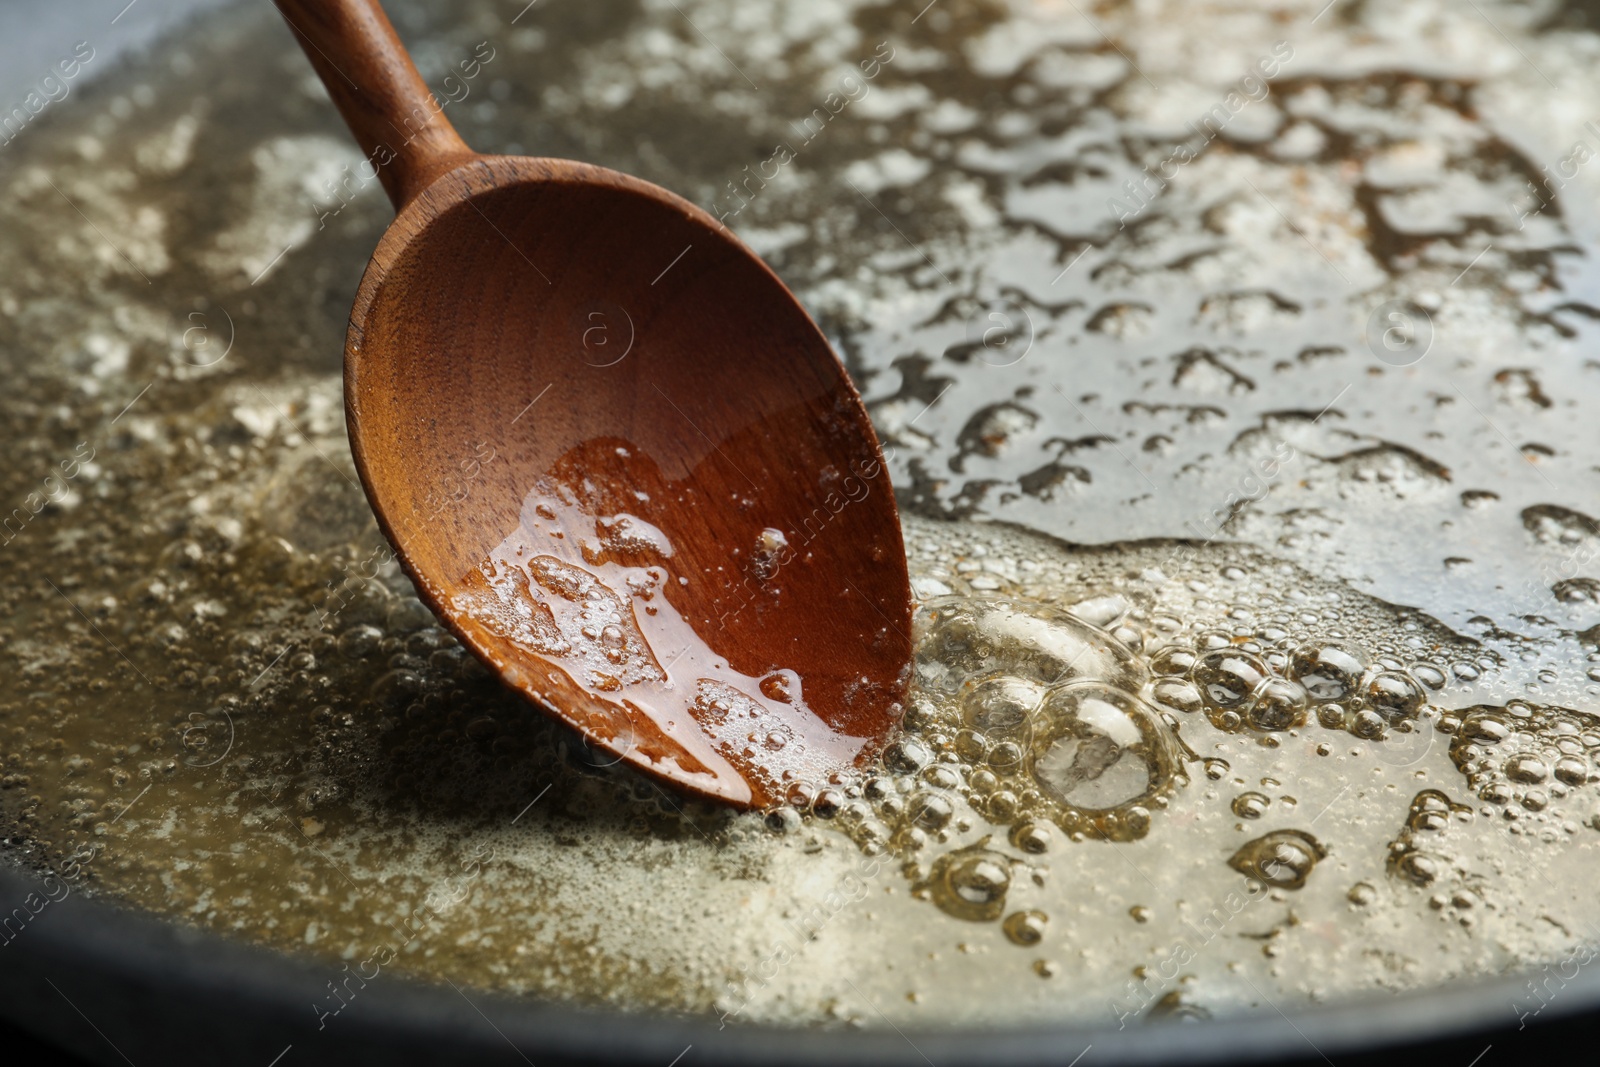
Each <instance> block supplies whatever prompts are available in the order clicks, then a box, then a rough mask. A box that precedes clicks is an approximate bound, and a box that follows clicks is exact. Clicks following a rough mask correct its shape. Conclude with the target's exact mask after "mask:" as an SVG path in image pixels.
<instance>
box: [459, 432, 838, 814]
mask: <svg viewBox="0 0 1600 1067" xmlns="http://www.w3.org/2000/svg"><path fill="white" fill-rule="evenodd" d="M602 447H603V448H604V449H605V450H606V451H608V452H609V453H610V455H609V456H608V457H607V458H608V459H610V460H611V462H612V463H613V464H615V463H617V462H619V461H620V462H621V463H622V464H623V465H624V466H625V467H626V468H627V469H628V471H629V474H630V476H629V477H628V478H627V479H626V480H625V481H622V480H612V479H599V481H600V482H602V483H606V484H608V485H609V486H610V488H608V489H602V488H600V486H599V485H597V484H596V480H593V479H591V478H590V477H586V476H584V475H583V474H581V473H580V472H582V471H584V470H585V469H588V470H589V471H590V472H591V473H592V472H593V470H594V466H593V464H592V461H591V460H590V459H588V458H586V457H590V456H592V455H593V454H594V452H596V451H599V450H600V449H601V448H602ZM574 452H575V453H581V454H582V457H584V458H580V456H578V455H572V454H569V456H568V457H567V460H568V462H563V463H559V464H557V465H556V471H555V472H553V473H551V474H548V475H545V476H543V477H541V478H540V479H539V480H538V481H537V482H536V483H535V485H534V488H533V489H532V490H531V491H530V492H529V493H528V495H527V497H526V499H525V501H524V504H523V508H522V513H521V522H520V524H519V526H518V527H517V529H515V530H513V531H512V532H511V533H510V534H509V535H508V536H507V537H506V538H505V539H504V540H503V541H502V542H501V543H500V544H499V545H498V546H496V547H495V548H494V549H492V550H491V551H490V552H489V553H488V555H487V556H486V557H485V558H484V559H483V560H482V562H481V563H480V564H479V565H478V567H477V568H476V569H475V570H474V571H472V572H470V573H469V574H467V575H466V576H465V577H464V578H463V579H462V580H461V583H460V587H461V590H462V591H460V592H458V593H456V595H455V596H454V598H453V600H452V603H451V607H452V610H454V611H456V612H459V613H462V614H464V615H467V616H470V617H472V618H474V619H476V620H478V621H479V622H480V623H481V624H482V625H483V626H484V627H485V628H486V629H488V630H489V632H490V633H492V634H494V635H495V636H496V637H498V638H500V639H502V640H503V641H504V642H506V643H508V644H509V645H510V646H511V647H513V648H515V649H517V650H518V651H520V652H523V653H526V654H527V655H528V656H529V657H530V659H529V660H527V661H523V662H520V663H506V664H500V665H498V666H499V669H500V672H501V674H502V676H503V677H504V678H505V679H506V681H507V682H508V683H510V684H511V685H513V686H516V687H518V688H523V689H529V690H531V691H532V692H533V693H535V694H536V695H537V696H538V697H539V699H541V700H542V701H546V702H556V701H558V700H560V698H559V697H557V696H555V695H554V694H555V693H559V692H561V691H562V690H565V689H568V688H569V687H573V686H575V687H577V688H578V689H579V690H581V691H582V692H583V693H584V694H585V695H586V696H587V697H588V699H587V700H585V701H583V702H582V706H583V707H584V708H586V709H588V712H587V714H588V719H587V722H586V723H585V724H584V725H585V727H586V728H587V729H588V731H589V732H590V734H591V736H592V737H594V738H595V739H597V740H598V741H599V742H600V743H601V744H602V745H604V746H606V747H608V748H610V749H611V750H612V751H613V752H614V753H615V754H616V755H617V756H618V757H619V758H627V759H629V760H631V761H633V762H636V763H642V764H644V765H646V766H647V767H654V768H659V769H661V770H662V771H669V769H668V768H666V767H665V766H664V764H666V763H669V762H670V763H671V764H675V765H676V769H675V770H670V773H671V776H672V777H674V778H683V777H685V776H687V777H689V778H691V779H693V780H694V782H693V784H694V786H695V788H698V789H701V790H703V791H704V792H706V793H709V794H713V795H717V796H722V797H726V798H727V799H729V800H732V801H734V802H735V803H746V804H749V803H755V804H762V803H769V802H772V801H774V800H777V799H781V798H782V797H783V796H784V794H785V792H786V791H787V790H788V789H789V788H790V787H791V786H793V785H794V784H797V783H799V782H802V781H810V782H817V783H820V782H824V781H826V780H827V779H828V778H829V777H830V776H832V775H834V774H837V773H838V772H840V771H841V770H844V769H846V768H848V767H849V766H850V764H851V763H852V762H853V761H854V760H855V758H856V756H857V755H858V754H859V752H860V749H861V740H860V739H859V738H852V737H850V736H848V735H845V734H842V733H839V732H836V731H834V730H833V729H832V728H830V727H829V726H828V725H827V723H826V722H825V721H823V719H822V718H820V717H819V716H817V714H816V713H815V712H814V711H813V710H812V709H811V708H810V707H808V706H807V704H806V700H805V693H804V680H803V679H802V678H801V677H800V676H799V675H798V674H797V673H795V672H794V671H792V670H788V669H784V668H781V667H778V668H774V669H770V670H767V671H764V672H763V673H761V674H759V675H756V674H747V673H744V672H742V671H740V670H738V669H736V668H735V667H733V666H732V665H731V664H730V663H729V661H728V659H727V658H726V657H725V656H724V655H722V654H721V653H719V651H718V650H717V647H716V641H717V637H718V634H719V633H721V632H722V631H720V630H717V629H714V628H708V627H702V628H701V629H705V630H708V632H701V631H700V630H697V629H696V627H695V626H694V625H692V624H691V623H690V622H689V621H688V620H687V619H686V618H685V617H684V615H683V614H682V613H681V612H680V611H679V610H678V608H677V607H676V606H675V605H674V603H673V597H674V595H675V594H676V593H677V592H678V591H679V590H683V589H685V588H686V587H687V586H688V583H689V582H690V581H691V579H690V578H689V577H688V576H685V575H682V574H679V573H678V572H677V571H676V570H675V568H674V564H673V555H674V552H673V546H672V541H671V539H670V537H669V536H668V534H667V533H665V532H664V531H662V530H661V529H659V528H658V527H656V526H654V525H652V524H651V523H650V522H649V521H647V520H646V519H644V518H642V517H640V516H639V515H636V514H634V513H633V512H631V511H625V510H621V509H620V507H619V505H624V504H626V503H627V501H626V500H619V499H618V493H617V490H616V489H615V488H614V487H615V486H616V485H617V484H619V482H620V484H626V485H629V486H632V487H635V488H633V489H632V490H631V495H632V496H633V497H634V498H635V503H636V504H637V505H638V506H637V508H636V510H646V509H648V508H649V504H650V501H651V492H650V491H649V490H654V491H655V492H656V493H670V492H673V491H674V490H673V488H672V487H670V486H668V485H666V484H665V483H664V480H663V479H662V478H661V476H660V473H659V471H657V470H656V468H655V465H654V464H653V463H652V462H651V461H650V460H649V459H648V458H646V457H643V456H640V455H638V454H637V451H636V449H635V448H634V447H632V446H630V445H627V444H625V443H621V442H618V441H614V440H613V441H605V442H598V441H596V442H589V443H588V445H587V446H585V447H583V448H580V449H576V450H574ZM564 474H565V475H567V476H566V477H563V475H564ZM638 487H648V488H638ZM782 536H783V535H782V534H781V532H779V531H775V530H768V531H764V533H763V538H762V539H758V542H757V543H756V544H755V545H752V546H751V548H752V550H753V551H752V554H753V556H754V565H755V566H756V567H757V568H758V570H759V569H761V568H762V567H763V563H764V560H765V559H767V558H769V554H770V553H771V552H772V551H773V546H774V545H775V544H776V543H778V542H781V540H782ZM540 674H543V675H544V677H543V678H542V679H541V678H540ZM562 703H563V704H564V705H565V704H567V702H565V701H562ZM778 752H782V753H783V757H782V765H783V766H784V767H785V768H786V769H785V770H784V771H783V772H782V775H781V777H776V776H774V775H773V774H772V773H771V772H770V771H769V770H767V769H766V768H765V767H764V766H763V763H765V762H769V761H770V758H771V756H772V755H773V754H775V753H778ZM764 757H765V758H764Z"/></svg>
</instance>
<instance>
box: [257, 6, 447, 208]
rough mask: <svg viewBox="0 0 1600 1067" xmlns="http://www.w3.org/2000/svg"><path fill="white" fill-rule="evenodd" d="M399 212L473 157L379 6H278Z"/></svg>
mask: <svg viewBox="0 0 1600 1067" xmlns="http://www.w3.org/2000/svg"><path fill="white" fill-rule="evenodd" d="M274 2H275V3H276V4H277V5H278V11H279V12H281V13H282V15H283V18H284V21H285V22H287V23H288V24H289V28H290V29H291V30H293V31H294V35H295V38H296V39H297V40H298V41H299V42H300V47H301V48H302V49H304V50H305V53H306V57H307V58H309V59H310V60H311V66H312V67H313V68H315V70H316V72H317V76H318V77H319V78H321V79H322V84H323V85H325V86H326V87H327V89H328V95H329V96H331V97H333V102H334V105H335V106H337V107H338V109H339V114H341V115H343V116H344V121H345V125H347V126H349V127H350V132H351V133H353V134H355V137H356V141H357V142H358V143H359V144H360V145H361V149H362V151H363V152H365V153H366V155H367V161H368V164H369V165H370V166H371V167H372V168H373V169H375V170H376V171H377V174H378V180H379V181H381V182H382V183H383V188H384V191H385V192H387V193H388V194H389V200H390V202H391V203H393V204H394V207H395V210H396V211H399V210H400V209H401V208H403V207H405V206H406V204H408V203H410V202H411V200H412V198H413V197H415V196H416V195H417V194H418V193H420V192H422V190H424V189H426V188H427V187H428V186H429V185H430V184H431V183H432V182H433V180H434V179H435V178H437V177H438V176H439V175H441V174H443V173H444V172H445V171H447V170H450V169H452V168H454V167H456V166H459V165H460V164H462V163H465V162H467V161H468V160H470V159H472V158H474V153H473V151H472V150H471V149H470V148H468V147H467V145H466V142H465V141H463V140H462V139H461V136H460V135H459V134H458V133H456V130H455V127H454V126H452V125H450V120H449V119H447V118H445V117H444V114H443V105H441V104H440V103H439V101H438V100H437V99H436V98H435V97H434V95H433V93H432V92H430V91H429V89H428V86H427V84H426V83H425V82H423V80H422V76H421V75H420V74H418V73H417V68H416V65H415V64H414V63H412V62H411V56H410V54H409V53H407V52H406V48H405V45H403V44H401V43H400V38H399V37H397V36H396V35H395V32H394V27H393V26H392V25H390V23H389V17H388V16H387V15H385V14H384V13H383V8H382V7H380V6H378V0H274Z"/></svg>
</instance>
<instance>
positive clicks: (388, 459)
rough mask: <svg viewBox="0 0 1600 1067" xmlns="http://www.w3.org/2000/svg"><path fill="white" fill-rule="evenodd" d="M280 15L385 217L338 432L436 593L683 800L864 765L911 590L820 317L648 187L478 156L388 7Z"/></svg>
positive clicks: (494, 651)
mask: <svg viewBox="0 0 1600 1067" xmlns="http://www.w3.org/2000/svg"><path fill="white" fill-rule="evenodd" d="M276 2H277V5H278V8H279V10H281V11H282V13H283V16H284V18H285V19H286V20H287V21H288V23H289V25H290V27H291V28H292V29H293V30H294V33H295V35H296V37H297V38H298V39H299V41H300V44H301V46H302V47H303V48H304V49H305V52H306V55H307V56H308V57H309V58H310V60H311V65H312V66H313V67H314V68H316V71H317V74H318V75H319V76H320V77H321V79H322V82H323V84H324V85H325V86H327V89H328V93H329V95H330V96H332V98H333V101H334V103H335V104H336V105H337V106H338V108H339V112H340V114H342V115H343V116H344V119H345V122H346V123H347V124H348V125H349V127H350V130H351V132H352V133H354V134H355V137H356V140H357V141H358V142H360V145H361V148H362V150H363V151H364V152H365V153H366V155H367V160H368V164H367V165H366V166H365V167H364V173H366V174H368V175H370V174H371V173H372V171H373V170H376V173H377V177H378V179H379V180H380V181H381V182H382V183H383V187H384V189H385V190H386V191H387V192H388V194H389V198H390V200H392V201H393V202H394V205H395V208H396V211H397V215H396V217H395V220H394V222H393V223H392V224H391V225H390V226H389V229H388V231H387V232H386V233H385V234H384V235H383V239H382V240H381V241H379V242H378V248H377V251H376V252H374V253H373V256H372V260H371V262H370V263H369V264H368V265H367V270H366V274H365V275H364V276H363V278H362V280H361V288H360V290H359V292H358V293H357V294H356V300H355V307H354V308H353V309H352V310H351V313H350V331H349V334H348V336H347V338H346V341H345V364H344V387H345V414H346V419H347V421H348V424H349V430H350V446H351V450H352V451H353V452H354V455H355V463H356V469H357V470H358V471H359V472H360V474H361V482H362V484H363V485H364V486H365V487H366V491H367V498H368V499H369V500H370V501H371V502H372V508H373V510H374V511H375V512H376V513H377V517H378V523H379V525H380V526H381V527H382V528H383V532H384V535H385V536H386V537H388V539H389V541H390V543H391V544H393V546H394V549H395V552H396V553H397V555H398V558H399V560H400V562H401V564H402V565H403V566H404V567H405V569H406V572H407V573H408V574H409V575H410V576H411V578H412V580H413V581H414V582H415V583H416V586H417V590H418V592H419V593H420V594H421V596H422V598H423V600H424V601H425V602H426V603H427V604H428V605H429V606H430V607H431V608H432V609H433V610H434V612H435V613H436V614H437V615H438V616H439V617H440V618H441V619H442V620H443V621H444V623H445V624H446V625H447V626H449V627H450V629H451V630H452V631H454V633H455V634H456V636H458V637H459V638H460V639H461V641H462V642H463V643H464V644H465V645H466V647H467V648H469V649H471V650H472V652H473V653H475V654H476V655H477V656H478V657H479V658H480V659H481V660H483V662H485V663H486V664H488V665H489V666H490V667H491V668H492V669H494V670H495V671H496V672H497V673H498V674H499V676H500V677H501V678H502V679H503V680H504V681H505V683H506V684H507V685H510V686H512V687H513V688H515V689H517V690H518V691H519V692H521V693H522V694H523V695H524V696H526V697H527V698H528V699H530V700H531V701H533V702H534V703H535V704H536V705H537V706H538V707H540V708H541V709H543V710H544V711H545V712H547V713H548V714H551V715H554V716H555V717H557V718H559V719H561V720H562V721H564V722H566V723H569V724H570V725H572V726H574V727H576V728H577V729H578V730H580V731H581V732H582V733H583V734H584V736H585V737H586V738H587V739H588V741H589V742H590V744H591V745H592V746H595V747H596V748H598V749H600V750H603V752H604V753H609V755H608V756H605V757H604V758H605V759H608V760H611V761H615V760H617V759H621V760H626V761H628V762H629V763H631V764H633V765H635V766H636V767H638V768H640V769H641V770H644V771H647V772H648V773H650V774H652V775H655V776H656V777H658V778H661V779H664V780H665V781H667V782H670V783H672V784H674V785H677V786H679V787H681V788H683V789H686V790H689V791H692V792H695V793H699V794H703V795H705V796H709V797H715V798H718V799H721V800H725V801H728V802H730V803H733V804H737V805H741V806H765V805H769V804H773V803H777V802H781V801H783V800H785V799H786V798H788V797H790V796H791V795H792V794H794V793H795V792H796V787H797V786H799V787H804V786H806V785H808V784H809V785H810V786H812V787H813V788H816V787H820V786H821V785H823V784H824V783H825V782H826V780H827V779H828V778H829V777H830V776H834V775H836V774H837V773H839V772H840V771H841V770H843V769H846V768H848V767H850V766H851V765H853V764H860V763H862V762H863V761H865V760H867V759H869V758H870V757H871V756H872V755H873V754H874V753H876V751H877V750H879V749H880V748H881V747H882V745H883V744H884V742H885V739H886V737H887V735H888V733H889V732H890V730H891V729H892V728H893V727H894V726H895V725H896V723H897V721H898V719H899V714H900V701H901V700H902V699H903V697H904V693H905V686H906V682H907V675H908V664H909V662H910V659H911V638H910V633H911V594H910V586H909V582H908V579H907V575H906V563H905V551H904V546H903V544H902V542H901V535H900V524H899V518H898V515H897V513H896V510H895V503H894V496H893V493H892V491H891V487H890V484H889V478H888V476H887V474H886V472H885V470H884V465H883V454H882V452H881V450H880V448H879V446H878V441H877V437H876V436H875V435H874V433H873V430H872V425H871V423H870V422H869V421H868V419H867V415H866V411H865V410H864V408H863V407H862V404H861V398H860V396H859V395H858V394H857V392H856V390H855V387H854V386H853V385H852V384H851V382H850V379H849V377H848V376H847V375H846V374H845V371H844V368H843V367H842V366H841V365H840V363H839V360H838V357H837V356H835V354H834V352H833V350H832V349H831V348H830V347H829V346H828V343H827V341H826V339H824V337H823V335H822V333H821V331H819V330H818V329H817V326H816V324H815V323H813V322H812V321H811V318H810V316H808V315H807V314H806V312H805V310H804V309H803V308H802V307H801V306H800V304H799V303H798V302H797V301H796V300H795V298H794V296H793V295H792V294H791V293H790V292H789V291H788V289H786V288H785V287H784V285H783V283H782V282H780V281H779V280H778V278H777V276H776V275H774V274H773V273H772V271H771V270H770V269H769V268H768V267H767V266H766V264H764V263H762V262H761V260H760V259H758V258H757V257H756V256H755V255H754V254H753V253H752V252H751V251H750V250H749V249H747V248H745V247H744V245H743V244H741V243H740V242H739V241H738V239H737V238H735V237H734V236H733V235H732V234H731V233H730V232H729V231H728V230H727V229H726V228H725V227H723V226H722V225H721V224H719V223H718V222H717V221H716V220H715V219H713V218H712V217H711V216H710V215H708V214H706V212H704V211H702V210H701V209H700V208H698V207H696V206H694V205H693V204H691V203H689V202H688V201H686V200H684V199H682V198H681V197H678V196H675V195H673V194H672V193H669V192H667V191H666V190H665V189H661V188H659V187H657V186H655V185H651V184H650V183H649V182H646V181H641V180H640V179H638V178H633V177H630V176H628V175H626V174H620V173H618V172H616V171H613V170H606V169H605V168H603V167H595V166H590V165H589V164H586V163H576V162H572V161H570V160H561V159H539V158H527V157H520V156H484V155H478V154H477V153H475V152H473V151H471V150H470V149H468V148H467V146H466V144H465V143H464V142H463V141H462V140H461V138H460V137H459V136H458V135H457V134H456V132H455V130H454V129H453V128H452V127H451V125H450V123H449V122H448V121H447V120H446V119H445V117H444V116H443V114H442V113H441V111H442V105H440V104H439V103H438V102H437V101H436V100H435V98H434V97H433V95H432V94H431V93H430V92H429V90H428V87H427V86H426V85H425V84H424V83H423V81H422V79H421V77H420V76H419V75H418V73H417V70H416V68H415V67H414V66H413V65H412V63H411V60H410V57H409V56H408V55H407V54H406V51H405V48H404V47H403V46H402V45H401V43H400V41H399V39H398V38H397V37H396V36H395V33H394V28H393V27H392V26H391V25H390V24H389V20H388V19H387V18H386V17H385V16H384V14H383V11H382V9H381V8H380V7H379V6H378V4H377V3H376V2H375V0H276ZM800 795H802V796H803V789H802V791H801V793H800Z"/></svg>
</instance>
